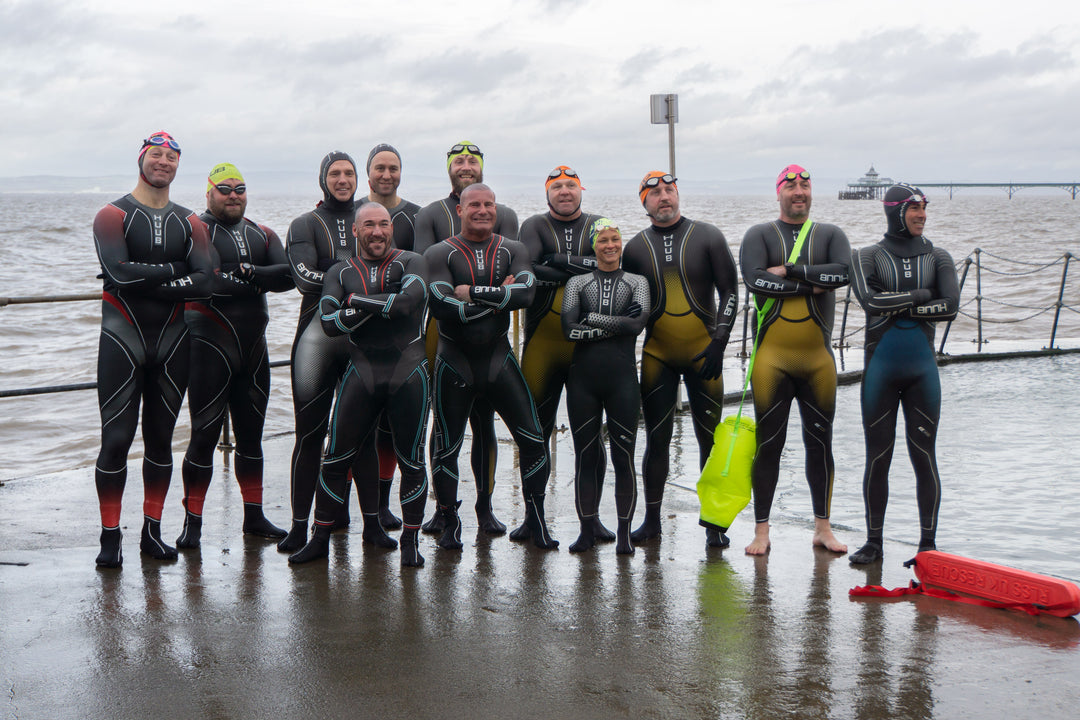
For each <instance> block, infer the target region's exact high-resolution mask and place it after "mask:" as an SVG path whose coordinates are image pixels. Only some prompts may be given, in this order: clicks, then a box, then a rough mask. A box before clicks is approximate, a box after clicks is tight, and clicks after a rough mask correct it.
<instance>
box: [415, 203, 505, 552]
mask: <svg viewBox="0 0 1080 720" xmlns="http://www.w3.org/2000/svg"><path fill="white" fill-rule="evenodd" d="M458 204H459V198H458V196H457V195H456V194H454V193H450V195H449V196H447V197H444V198H443V199H441V200H436V201H435V202H433V203H430V204H429V205H426V206H425V207H424V208H422V209H421V210H420V212H419V213H417V215H416V233H415V239H414V241H413V250H415V251H416V252H418V253H420V254H424V253H426V252H427V250H428V249H429V248H431V247H432V246H433V245H435V244H437V243H439V242H441V241H443V240H445V239H446V238H448V237H450V236H451V235H456V234H457V233H459V232H461V218H460V217H458V214H457V206H458ZM493 232H494V233H495V234H496V235H502V236H503V237H506V238H510V239H511V240H513V239H515V238H517V234H518V218H517V214H516V213H515V212H514V211H513V210H511V209H510V208H508V207H507V206H505V205H503V204H502V203H496V204H495V227H494V229H493ZM438 337H439V334H438V332H437V331H436V329H435V316H434V314H432V315H431V318H430V320H429V321H428V326H427V344H426V348H427V350H426V351H427V356H428V363H429V364H430V365H431V367H432V368H434V367H435V352H436V345H437V344H438ZM469 426H470V427H471V428H472V434H473V437H472V449H471V451H470V461H471V464H472V471H473V478H474V479H475V481H476V492H477V502H478V503H486V504H487V505H490V503H491V493H492V491H493V490H494V489H495V461H496V458H497V455H498V447H497V445H496V440H495V411H494V409H492V407H491V404H490V403H488V401H487V400H486V399H485V398H483V397H478V398H476V401H475V402H474V403H473V411H472V414H471V415H470V416H469ZM484 512H485V513H488V514H490V511H489V510H485V511H484ZM433 521H434V524H433V525H432V528H431V530H440V529H441V526H440V522H441V519H440V518H439V517H438V516H436V517H435V518H433ZM492 529H497V527H493V528H492ZM424 530H425V532H428V531H429V530H428V526H426V525H425V526H424Z"/></svg>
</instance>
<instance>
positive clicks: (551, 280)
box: [518, 213, 600, 438]
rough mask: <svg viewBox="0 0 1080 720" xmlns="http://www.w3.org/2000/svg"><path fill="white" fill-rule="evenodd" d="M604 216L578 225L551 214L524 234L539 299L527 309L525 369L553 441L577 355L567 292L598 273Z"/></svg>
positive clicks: (583, 218) (533, 221)
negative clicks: (599, 223) (567, 322)
mask: <svg viewBox="0 0 1080 720" xmlns="http://www.w3.org/2000/svg"><path fill="white" fill-rule="evenodd" d="M599 217H600V216H599V215H590V214H588V213H582V214H581V215H580V216H579V217H578V218H576V219H574V220H558V219H556V218H554V217H552V215H551V213H542V214H540V215H533V216H532V217H531V218H529V219H528V220H526V221H525V222H524V223H523V224H522V225H521V232H520V233H519V234H518V239H519V240H520V241H521V243H522V244H523V245H525V248H526V249H527V250H528V251H529V257H530V259H531V260H532V266H533V271H534V272H535V273H536V299H534V300H533V303H532V305H530V306H529V307H528V308H527V309H526V310H525V351H524V352H523V353H522V359H521V369H522V371H523V372H524V373H525V381H526V382H527V383H529V390H531V391H532V394H533V398H534V400H535V401H536V410H537V412H538V413H539V415H540V427H542V428H543V429H544V437H545V438H550V437H551V432H552V430H553V428H554V427H555V415H556V413H557V412H558V409H559V397H560V396H561V395H562V389H563V385H565V384H566V377H567V372H568V371H569V369H570V358H571V356H572V355H573V353H574V343H572V342H569V341H568V340H567V339H566V337H565V336H564V335H563V328H562V323H561V320H560V317H561V314H562V304H563V288H564V286H565V285H566V281H567V280H569V279H570V278H572V277H574V276H575V275H581V274H583V273H588V272H591V271H592V270H594V269H595V268H596V257H595V256H594V255H593V249H592V246H591V245H590V243H591V241H592V238H590V237H589V228H591V227H592V224H593V223H594V222H595V221H596V220H597V219H599Z"/></svg>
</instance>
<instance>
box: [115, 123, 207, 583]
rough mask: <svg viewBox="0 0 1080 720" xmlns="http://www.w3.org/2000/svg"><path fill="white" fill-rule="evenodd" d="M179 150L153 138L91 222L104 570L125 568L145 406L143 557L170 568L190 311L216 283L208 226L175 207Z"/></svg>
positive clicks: (161, 137) (167, 139)
mask: <svg viewBox="0 0 1080 720" xmlns="http://www.w3.org/2000/svg"><path fill="white" fill-rule="evenodd" d="M179 164H180V145H179V144H178V143H177V142H176V140H174V139H173V137H172V136H171V135H169V133H167V132H156V133H154V134H153V135H151V136H150V137H148V138H147V139H146V140H144V141H143V144H142V148H141V149H140V151H139V157H138V166H139V179H138V181H137V184H136V186H135V189H134V190H132V191H131V193H130V194H128V195H125V196H124V197H122V198H120V199H118V200H114V201H113V202H111V203H109V204H108V205H106V206H105V207H104V208H102V209H101V210H100V211H99V212H98V214H97V216H96V217H95V218H94V245H95V247H96V249H97V254H98V259H99V260H100V262H101V271H102V274H101V278H102V280H103V289H102V303H101V337H100V342H99V345H98V367H97V373H98V404H99V407H100V409H101V451H100V452H99V453H98V458H97V463H96V465H95V467H94V480H95V483H96V485H97V493H98V503H99V505H100V510H101V538H100V539H101V552H100V553H99V554H98V556H97V560H96V562H97V564H98V565H99V566H100V567H106V568H116V567H120V566H121V565H122V564H123V552H122V547H121V544H122V543H121V541H122V538H121V531H120V507H121V501H122V499H123V496H124V486H125V484H126V482H127V456H128V450H130V448H131V443H132V442H133V441H134V439H135V431H136V429H137V428H138V426H139V411H140V405H141V408H142V433H143V448H144V449H143V468H142V477H143V527H142V537H141V539H140V542H139V549H140V551H141V552H142V554H144V555H147V556H149V557H152V558H155V559H158V560H174V559H176V557H177V553H176V548H174V547H172V546H170V545H166V544H165V542H164V541H163V540H162V539H161V512H162V508H163V506H164V504H165V496H166V494H167V493H168V491H169V481H170V479H171V477H172V437H173V429H174V427H175V425H176V416H177V414H178V413H179V412H180V404H181V403H182V402H183V400H184V392H185V390H186V389H187V385H188V372H189V367H190V365H189V363H190V356H189V347H190V345H189V335H188V328H187V325H186V324H185V323H184V304H185V302H187V301H188V300H195V299H197V298H204V297H209V295H210V293H211V291H212V283H213V279H214V275H215V268H214V261H213V257H212V254H211V251H210V241H209V238H208V236H207V234H206V226H205V225H203V224H202V222H201V221H200V220H199V218H198V217H196V215H195V213H193V212H192V211H191V210H188V209H187V208H184V207H180V206H179V205H176V204H174V203H173V202H172V201H171V200H170V199H169V187H170V186H171V185H172V181H173V179H174V178H175V177H176V170H177V168H178V166H179Z"/></svg>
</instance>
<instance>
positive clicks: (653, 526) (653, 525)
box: [623, 218, 738, 541]
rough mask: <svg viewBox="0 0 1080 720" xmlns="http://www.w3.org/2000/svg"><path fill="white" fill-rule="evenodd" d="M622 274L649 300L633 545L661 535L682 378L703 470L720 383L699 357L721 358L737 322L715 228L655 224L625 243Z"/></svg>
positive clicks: (726, 260)
mask: <svg viewBox="0 0 1080 720" xmlns="http://www.w3.org/2000/svg"><path fill="white" fill-rule="evenodd" d="M623 269H624V270H626V271H627V272H631V273H635V274H638V275H643V276H644V277H645V279H646V280H648V282H649V296H650V298H651V299H652V312H651V313H650V314H649V321H648V324H647V325H646V327H645V345H644V349H643V353H644V354H643V357H642V360H641V404H642V414H643V415H644V418H645V431H646V438H645V459H644V463H643V466H644V467H643V472H642V475H643V476H644V484H645V523H644V524H643V525H642V527H641V528H638V530H635V531H634V535H633V539H634V540H635V541H638V540H643V539H646V538H648V537H652V536H654V535H656V534H658V533H659V530H660V528H659V522H660V520H659V518H660V505H661V502H662V501H663V498H664V484H665V483H666V482H667V476H668V465H669V460H668V458H669V447H668V446H669V445H670V444H671V434H672V430H673V427H674V422H675V401H676V396H677V389H678V383H679V379H680V378H682V380H683V382H685V383H686V389H687V395H688V398H689V401H690V412H691V414H692V415H693V419H694V433H695V435H696V436H697V441H698V449H699V452H700V456H701V463H702V464H704V462H705V460H706V458H707V457H708V455H709V451H710V450H711V449H712V443H713V431H714V430H715V429H716V424H717V423H718V422H719V420H720V411H721V406H722V404H723V401H724V381H723V377H722V376H720V375H719V371H720V368H719V363H717V367H716V368H715V370H716V372H717V377H710V378H709V379H706V378H704V377H702V375H701V372H702V369H703V366H704V365H705V364H706V360H705V359H704V358H699V356H701V355H702V354H703V353H706V354H708V355H713V356H715V357H722V354H723V351H724V348H725V347H726V345H727V341H728V336H729V335H730V334H731V326H732V324H733V323H734V322H735V315H736V306H737V303H738V295H737V292H738V287H737V286H738V279H737V275H736V272H735V260H734V258H733V257H732V255H731V250H730V249H729V248H728V244H727V240H725V239H724V234H723V233H721V232H720V230H719V228H717V227H716V226H714V225H709V224H707V223H699V222H694V221H693V220H688V219H686V218H680V219H679V220H678V221H677V222H676V223H675V224H674V225H672V226H670V227H665V228H661V227H657V226H655V225H653V226H652V227H650V228H648V229H646V230H642V231H641V232H639V233H638V234H637V235H635V236H634V237H633V238H632V239H631V240H630V242H628V243H627V244H626V251H625V252H624V254H623ZM718 295H719V305H718V304H717V296H718ZM718 307H719V308H720V310H719V312H717V308H718ZM639 531H642V532H639Z"/></svg>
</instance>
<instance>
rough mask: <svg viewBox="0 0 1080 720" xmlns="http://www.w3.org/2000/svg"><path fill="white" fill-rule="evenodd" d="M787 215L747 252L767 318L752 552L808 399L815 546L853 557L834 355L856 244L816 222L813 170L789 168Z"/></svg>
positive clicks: (805, 418) (751, 283) (747, 273)
mask: <svg viewBox="0 0 1080 720" xmlns="http://www.w3.org/2000/svg"><path fill="white" fill-rule="evenodd" d="M776 199H777V201H778V202H779V203H780V219H779V220H774V221H772V222H770V223H763V224H761V225H755V226H753V227H752V228H750V229H749V230H747V232H746V235H745V236H744V237H743V241H742V246H741V248H740V250H739V263H740V265H741V268H742V275H743V282H744V283H745V284H746V287H747V288H749V289H750V292H752V293H753V294H754V303H755V309H756V310H757V313H758V324H757V328H758V329H757V334H756V346H757V354H756V355H755V357H754V370H753V374H752V375H751V378H750V382H751V384H752V386H753V389H754V416H755V417H756V418H757V452H756V454H755V455H754V464H753V469H752V471H751V477H752V478H753V486H754V516H755V519H756V521H757V524H756V525H755V528H754V540H753V541H752V542H751V543H750V544H749V545H747V547H746V552H747V553H748V554H750V555H763V554H765V553H766V552H768V550H769V547H770V542H769V511H770V509H771V507H772V500H773V494H774V493H775V491H776V483H777V479H778V478H779V475H780V453H781V451H782V450H783V449H784V440H785V439H786V438H787V424H788V415H789V413H790V411H791V401H792V400H797V401H798V403H799V415H800V417H801V418H802V427H803V444H804V445H805V447H806V481H807V483H808V484H809V486H810V497H811V500H812V502H813V506H814V538H813V544H814V545H815V546H818V547H824V548H826V549H828V550H831V551H832V552H837V553H844V552H847V546H846V545H844V544H843V543H841V542H840V541H839V540H837V539H836V537H835V536H834V535H833V532H832V527H831V526H830V523H829V505H830V503H831V501H832V488H833V471H834V463H833V455H832V422H833V415H834V413H835V410H836V361H835V360H834V359H833V354H832V328H833V314H834V308H835V306H836V300H835V298H834V294H833V291H834V290H835V289H836V288H838V287H843V286H844V285H846V284H847V282H848V266H849V264H850V263H851V247H850V246H849V245H848V239H847V236H846V235H844V231H843V230H841V229H840V228H838V227H836V226H835V225H826V224H824V223H812V222H810V204H811V200H812V197H811V185H810V173H809V171H807V170H806V169H805V168H803V167H801V166H799V165H788V166H787V167H785V168H784V169H783V170H781V171H780V174H779V175H778V176H777V178H776Z"/></svg>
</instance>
